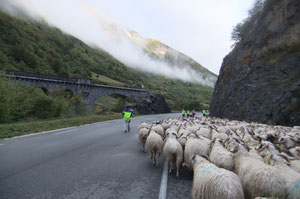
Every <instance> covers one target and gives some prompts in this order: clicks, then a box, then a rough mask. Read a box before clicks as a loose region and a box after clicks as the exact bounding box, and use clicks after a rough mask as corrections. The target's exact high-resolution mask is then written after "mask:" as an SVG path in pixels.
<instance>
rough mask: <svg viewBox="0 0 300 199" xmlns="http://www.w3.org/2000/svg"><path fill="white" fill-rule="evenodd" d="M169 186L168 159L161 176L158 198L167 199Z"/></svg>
mask: <svg viewBox="0 0 300 199" xmlns="http://www.w3.org/2000/svg"><path fill="white" fill-rule="evenodd" d="M167 186H168V163H167V161H165V164H164V169H163V173H162V176H161V182H160V189H159V196H158V199H166V198H167Z"/></svg>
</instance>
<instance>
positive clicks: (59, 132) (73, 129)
mask: <svg viewBox="0 0 300 199" xmlns="http://www.w3.org/2000/svg"><path fill="white" fill-rule="evenodd" d="M77 130H78V129H71V130H68V131H62V132H58V133H55V134H54V135H59V134H64V133H69V132H72V131H77Z"/></svg>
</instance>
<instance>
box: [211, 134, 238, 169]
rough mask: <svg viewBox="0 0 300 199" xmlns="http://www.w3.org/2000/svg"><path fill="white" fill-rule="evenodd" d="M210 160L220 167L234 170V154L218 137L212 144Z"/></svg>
mask: <svg viewBox="0 0 300 199" xmlns="http://www.w3.org/2000/svg"><path fill="white" fill-rule="evenodd" d="M210 149H211V150H210V154H209V160H210V161H211V162H212V163H214V164H215V165H217V166H218V167H221V168H224V169H227V170H230V171H233V169H234V155H233V153H231V152H229V151H228V150H227V149H225V148H224V146H223V141H222V140H221V139H219V138H216V139H215V140H213V141H212V143H211V145H210Z"/></svg>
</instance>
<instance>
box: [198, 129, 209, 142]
mask: <svg viewBox="0 0 300 199" xmlns="http://www.w3.org/2000/svg"><path fill="white" fill-rule="evenodd" d="M196 134H197V135H198V136H199V137H200V136H203V137H206V138H208V139H210V138H211V129H209V128H205V127H201V128H200V129H199V130H198V131H196Z"/></svg>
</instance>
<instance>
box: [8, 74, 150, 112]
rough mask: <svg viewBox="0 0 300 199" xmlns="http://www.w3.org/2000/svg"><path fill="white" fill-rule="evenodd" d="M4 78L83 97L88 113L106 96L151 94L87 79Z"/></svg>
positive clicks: (28, 76) (34, 76)
mask: <svg viewBox="0 0 300 199" xmlns="http://www.w3.org/2000/svg"><path fill="white" fill-rule="evenodd" d="M4 76H6V77H8V78H11V79H13V80H14V81H16V82H19V83H21V84H24V85H28V86H33V87H39V88H42V89H43V90H44V91H50V90H51V89H53V88H58V89H65V90H67V91H68V92H71V93H72V95H82V98H83V101H84V102H85V103H86V106H87V110H88V112H93V105H94V102H95V101H96V100H97V99H99V98H101V97H103V96H106V95H112V94H117V95H122V96H126V97H129V98H133V99H136V98H139V97H142V96H145V95H147V94H148V93H149V91H147V90H144V89H137V88H128V87H119V86H108V85H101V84H92V83H91V80H90V79H86V78H72V77H71V78H70V77H59V76H52V75H44V74H36V73H27V72H20V71H6V73H5V75H4Z"/></svg>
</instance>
